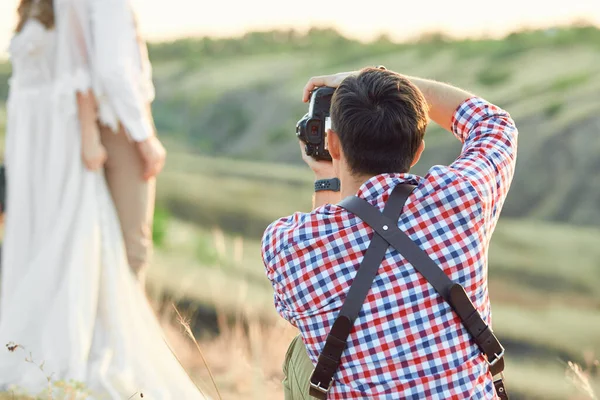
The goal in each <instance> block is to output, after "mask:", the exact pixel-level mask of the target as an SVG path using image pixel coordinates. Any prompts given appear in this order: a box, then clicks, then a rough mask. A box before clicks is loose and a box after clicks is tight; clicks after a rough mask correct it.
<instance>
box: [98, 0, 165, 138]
mask: <svg viewBox="0 0 600 400" xmlns="http://www.w3.org/2000/svg"><path fill="white" fill-rule="evenodd" d="M90 17H91V25H92V36H93V39H94V70H95V73H96V74H97V78H98V79H99V81H100V84H101V86H102V89H103V91H104V94H105V95H106V96H107V98H108V102H109V103H110V105H111V106H112V108H113V109H114V111H115V113H116V114H117V117H118V118H119V121H120V122H121V124H122V125H123V127H124V128H125V130H126V132H127V133H128V134H129V136H130V137H131V138H132V139H133V140H135V141H143V140H145V139H147V138H149V137H150V136H152V135H153V134H154V124H153V122H152V117H151V115H150V109H149V107H150V101H151V100H152V99H151V98H149V96H148V90H147V89H148V86H152V85H151V77H150V76H149V74H148V73H147V72H146V71H148V68H145V67H147V66H148V65H149V63H148V60H143V58H144V57H147V56H146V52H145V47H144V48H143V49H142V48H141V47H142V46H145V44H144V43H143V42H141V41H140V40H138V35H137V31H136V24H135V19H134V14H133V10H132V9H131V5H130V2H129V1H128V0H90ZM152 90H153V88H152ZM151 93H153V91H152V92H151Z"/></svg>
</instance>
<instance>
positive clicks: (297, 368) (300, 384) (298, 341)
mask: <svg viewBox="0 0 600 400" xmlns="http://www.w3.org/2000/svg"><path fill="white" fill-rule="evenodd" d="M314 367H315V366H314V365H313V363H312V361H310V358H308V354H307V353H306V347H304V343H303V342H302V338H301V337H300V335H298V336H296V337H295V338H294V340H292V342H291V343H290V347H289V348H288V351H287V353H286V355H285V361H284V362H283V375H284V378H283V390H284V393H285V400H311V399H314V397H312V396H310V395H309V394H308V380H309V379H310V374H312V371H313V369H314Z"/></svg>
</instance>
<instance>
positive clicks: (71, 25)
mask: <svg viewBox="0 0 600 400" xmlns="http://www.w3.org/2000/svg"><path fill="white" fill-rule="evenodd" d="M54 11H55V16H56V17H55V19H56V55H57V57H56V79H57V83H58V85H57V87H58V89H59V91H60V92H61V93H63V94H69V93H70V94H71V95H73V98H75V96H74V95H75V94H76V93H77V92H84V91H87V90H88V89H90V88H91V87H92V79H91V70H90V63H89V59H90V57H89V52H90V45H89V43H90V35H89V28H88V26H87V25H88V24H86V23H85V4H84V3H83V1H82V0H58V1H56V2H55V3H54Z"/></svg>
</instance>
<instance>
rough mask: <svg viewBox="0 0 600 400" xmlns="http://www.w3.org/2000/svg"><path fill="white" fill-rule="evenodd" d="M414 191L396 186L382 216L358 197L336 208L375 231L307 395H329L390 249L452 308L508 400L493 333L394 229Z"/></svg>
mask: <svg viewBox="0 0 600 400" xmlns="http://www.w3.org/2000/svg"><path fill="white" fill-rule="evenodd" d="M414 188H415V186H412V185H408V184H401V185H398V186H396V187H395V188H394V190H393V191H392V193H391V195H390V198H389V199H388V201H387V203H386V205H385V208H384V210H383V213H381V212H380V211H379V210H378V209H377V208H376V207H374V206H372V205H371V204H369V203H368V202H367V201H366V200H364V199H361V198H359V197H356V196H351V197H348V198H346V199H344V200H342V202H340V203H339V204H338V205H339V206H340V207H342V208H345V209H346V210H348V211H349V212H351V213H353V214H354V215H356V216H358V217H359V218H360V219H362V220H363V222H365V223H366V224H367V225H369V226H370V227H371V228H372V229H373V230H374V231H375V232H374V234H373V238H372V239H371V243H370V245H369V247H368V249H367V251H366V253H365V256H364V258H363V261H362V263H361V265H360V268H359V270H358V272H357V274H356V277H355V278H354V281H353V282H352V285H351V286H350V290H349V291H348V295H347V297H346V300H345V302H344V304H343V306H342V309H341V310H340V313H339V315H338V317H337V318H336V320H335V322H334V324H333V326H332V327H331V331H330V332H329V335H328V336H327V339H326V341H325V346H323V350H322V351H321V354H320V355H319V359H318V362H317V365H316V367H315V369H314V371H313V373H312V375H311V377H310V395H311V396H313V397H316V398H317V399H320V400H325V399H327V393H328V392H329V389H331V386H332V384H333V376H334V375H335V372H336V371H337V369H338V367H339V365H340V360H341V357H342V353H343V352H344V350H345V349H346V341H347V339H348V336H349V335H350V331H351V330H352V326H353V325H354V321H355V320H356V318H357V317H358V314H359V313H360V310H361V308H362V305H363V303H364V301H365V299H366V297H367V294H368V293H369V290H370V289H371V286H372V284H373V280H374V279H375V276H377V270H378V269H379V265H381V263H382V261H383V258H384V257H385V253H386V251H387V249H388V247H389V246H390V245H391V246H392V247H394V248H395V249H396V250H397V251H398V252H399V253H400V254H401V255H402V256H403V257H404V258H405V259H406V260H408V262H410V264H411V265H412V266H413V268H415V269H416V270H417V271H418V272H419V273H420V274H421V275H423V277H425V279H427V281H428V282H429V283H430V284H431V286H433V287H434V289H435V290H436V291H437V292H438V293H439V295H440V296H442V298H443V299H444V300H445V301H446V302H447V303H448V304H449V305H450V306H451V307H452V309H453V310H454V312H455V313H456V314H457V315H458V317H459V318H460V320H461V322H462V323H463V325H464V327H465V328H466V329H467V331H468V332H469V334H470V335H471V337H472V338H473V340H474V341H475V343H477V345H478V346H479V349H480V350H481V352H482V353H484V355H485V356H486V359H487V362H488V365H489V369H490V372H491V374H492V376H493V377H494V387H495V389H496V394H497V395H498V397H500V399H502V400H508V395H507V394H506V390H505V387H504V382H503V375H502V372H503V370H504V358H503V357H504V348H503V347H502V345H501V344H500V342H499V341H498V339H497V338H496V336H495V335H494V333H493V332H492V329H491V328H490V327H489V326H488V325H487V324H486V323H485V321H484V320H483V319H482V318H481V315H480V314H479V312H478V311H477V309H476V308H475V306H474V305H473V303H472V302H471V300H470V299H469V296H468V295H467V293H466V292H465V290H464V288H463V287H462V286H461V285H460V284H458V283H454V282H452V280H450V278H449V277H448V275H446V274H445V273H444V271H443V270H442V269H441V268H440V267H439V266H438V265H437V264H436V263H435V262H434V261H433V260H432V259H431V258H430V257H429V256H428V255H427V253H425V252H424V251H423V250H421V248H420V247H419V246H418V245H417V244H416V243H414V242H413V241H412V240H411V239H410V238H409V237H408V236H407V235H406V234H405V233H404V232H402V231H401V230H400V229H399V228H398V219H399V218H400V214H401V212H402V208H403V207H404V204H405V203H406V200H407V199H408V197H409V196H410V194H411V193H412V191H413V190H414Z"/></svg>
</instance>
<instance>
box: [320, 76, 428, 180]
mask: <svg viewBox="0 0 600 400" xmlns="http://www.w3.org/2000/svg"><path fill="white" fill-rule="evenodd" d="M427 112H428V107H427V102H426V100H425V98H424V97H423V94H422V93H421V92H420V91H419V89H418V88H417V87H416V86H415V85H414V84H412V83H411V82H410V81H409V80H408V79H407V78H405V77H403V76H402V75H399V74H397V73H394V72H392V71H387V70H381V69H377V68H365V69H363V70H362V71H360V73H359V74H357V75H351V76H349V77H347V78H346V79H344V81H343V82H342V83H341V85H340V86H339V87H338V88H337V89H336V91H335V93H334V95H333V98H332V102H331V126H332V129H333V131H334V132H336V133H337V134H338V136H339V138H340V142H341V145H342V149H343V151H344V154H345V156H346V160H347V162H348V164H349V167H350V169H351V171H352V173H353V174H355V175H379V174H383V173H393V172H408V171H409V170H410V167H411V163H412V161H413V160H414V157H415V154H416V153H417V150H418V148H419V145H420V144H421V142H422V141H423V137H424V136H425V129H426V128H427V122H428V119H427Z"/></svg>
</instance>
